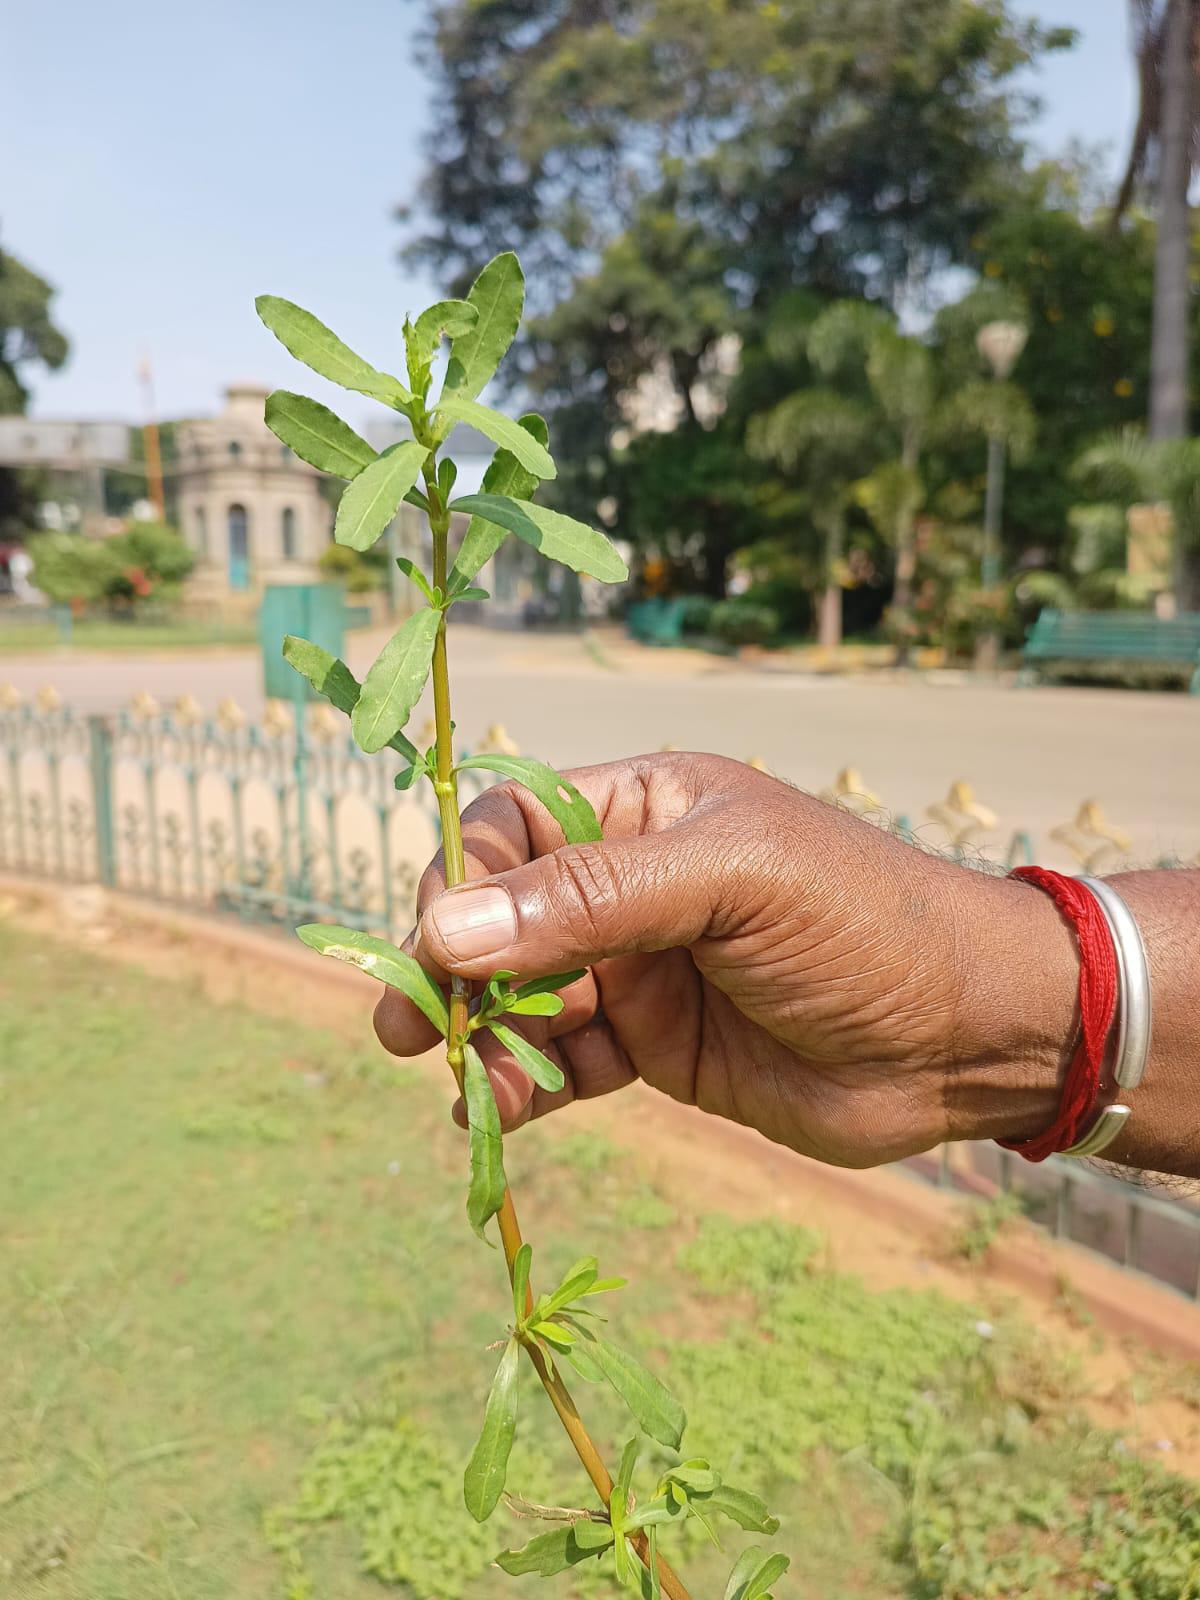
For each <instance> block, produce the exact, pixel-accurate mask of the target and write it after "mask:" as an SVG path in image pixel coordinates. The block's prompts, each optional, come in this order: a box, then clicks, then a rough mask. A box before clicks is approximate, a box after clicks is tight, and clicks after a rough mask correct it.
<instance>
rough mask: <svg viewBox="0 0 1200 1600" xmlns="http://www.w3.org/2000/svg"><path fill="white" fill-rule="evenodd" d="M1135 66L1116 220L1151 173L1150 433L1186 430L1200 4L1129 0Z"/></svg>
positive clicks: (1175, 434) (1159, 436) (1163, 435)
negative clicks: (1130, 130) (1134, 108)
mask: <svg viewBox="0 0 1200 1600" xmlns="http://www.w3.org/2000/svg"><path fill="white" fill-rule="evenodd" d="M1130 10H1131V12H1132V20H1133V29H1134V50H1135V55H1136V58H1137V68H1138V90H1139V97H1138V116H1137V124H1136V127H1135V129H1134V136H1133V143H1132V146H1131V148H1130V152H1129V161H1128V163H1127V165H1126V169H1125V176H1124V178H1123V179H1122V182H1121V188H1120V192H1119V193H1118V195H1117V202H1116V206H1115V208H1114V223H1116V222H1118V221H1119V220H1120V218H1121V217H1122V216H1123V215H1124V214H1125V212H1126V211H1127V209H1128V207H1129V205H1130V203H1131V202H1132V199H1133V196H1134V194H1135V192H1136V189H1137V187H1138V185H1139V183H1140V182H1142V181H1143V180H1144V179H1145V178H1146V177H1147V176H1150V178H1151V182H1152V186H1153V192H1154V202H1155V205H1154V209H1155V212H1156V214H1157V218H1158V242H1157V247H1156V250H1155V262H1154V338H1153V347H1152V371H1151V384H1150V413H1149V416H1150V421H1149V431H1150V438H1151V439H1153V440H1164V439H1181V438H1183V437H1184V436H1185V435H1186V434H1187V432H1188V417H1189V409H1190V407H1189V400H1188V362H1189V355H1190V349H1191V338H1190V335H1191V312H1190V302H1191V233H1192V229H1191V207H1190V205H1189V204H1188V188H1189V186H1190V184H1191V178H1192V172H1193V169H1194V167H1195V160H1196V148H1197V138H1198V134H1200V129H1198V127H1197V113H1198V110H1200V97H1198V95H1197V91H1196V78H1197V70H1198V66H1200V7H1198V6H1197V4H1196V0H1130Z"/></svg>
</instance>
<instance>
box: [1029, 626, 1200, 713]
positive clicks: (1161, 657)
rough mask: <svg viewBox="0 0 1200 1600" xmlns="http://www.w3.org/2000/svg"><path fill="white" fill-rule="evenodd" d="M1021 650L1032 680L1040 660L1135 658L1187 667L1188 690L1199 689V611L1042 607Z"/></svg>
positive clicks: (1133, 659)
mask: <svg viewBox="0 0 1200 1600" xmlns="http://www.w3.org/2000/svg"><path fill="white" fill-rule="evenodd" d="M1022 655H1023V660H1024V663H1025V670H1024V672H1023V674H1022V676H1026V675H1028V677H1029V678H1030V679H1031V680H1032V681H1036V678H1037V672H1038V668H1039V667H1040V666H1041V665H1043V664H1045V663H1058V662H1063V663H1069V662H1073V661H1081V662H1102V661H1136V662H1141V663H1149V664H1151V665H1154V666H1164V667H1169V666H1177V667H1180V668H1181V669H1184V670H1188V669H1190V671H1191V681H1190V685H1189V687H1190V690H1191V693H1192V694H1200V613H1197V612H1184V613H1183V614H1182V615H1180V616H1177V617H1156V616H1154V615H1152V614H1151V613H1150V612H1144V611H1043V612H1042V613H1041V615H1040V616H1039V617H1038V619H1037V621H1036V622H1035V623H1034V625H1033V627H1032V628H1031V629H1030V632H1029V637H1028V639H1027V640H1026V641H1025V649H1024V651H1023V653H1022Z"/></svg>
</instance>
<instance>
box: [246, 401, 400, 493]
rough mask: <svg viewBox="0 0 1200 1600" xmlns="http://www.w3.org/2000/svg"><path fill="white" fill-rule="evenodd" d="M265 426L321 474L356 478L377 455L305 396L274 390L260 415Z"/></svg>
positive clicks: (344, 425) (318, 404)
mask: <svg viewBox="0 0 1200 1600" xmlns="http://www.w3.org/2000/svg"><path fill="white" fill-rule="evenodd" d="M263 416H264V418H265V420H266V424H267V427H268V428H270V430H271V432H272V433H273V434H274V435H275V437H276V438H277V439H280V440H282V441H283V443H284V444H286V445H287V447H288V449H289V450H291V451H292V452H293V453H294V454H296V455H298V456H299V457H300V459H301V461H307V462H308V464H309V466H310V467H316V468H318V470H319V471H321V472H332V473H333V474H335V476H337V477H339V478H356V477H357V476H358V474H359V473H360V472H361V471H362V470H363V468H364V467H369V466H370V465H371V463H372V461H374V460H375V459H376V452H375V451H374V450H373V449H372V448H371V446H370V445H369V444H368V443H367V441H366V440H365V439H362V438H360V437H359V435H358V434H357V433H355V431H354V429H353V428H352V427H351V426H350V425H349V423H346V422H343V421H342V419H341V417H339V416H338V415H337V414H336V412H333V411H330V409H329V407H328V406H323V405H321V403H320V402H319V401H317V400H310V399H309V398H308V396H307V395H305V394H292V393H291V392H290V391H289V390H287V389H276V391H275V393H274V394H272V395H268V396H267V405H266V410H265V411H264V412H263Z"/></svg>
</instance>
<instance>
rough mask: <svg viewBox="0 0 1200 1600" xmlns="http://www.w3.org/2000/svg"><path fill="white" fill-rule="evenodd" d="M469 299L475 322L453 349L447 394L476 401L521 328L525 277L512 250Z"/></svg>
mask: <svg viewBox="0 0 1200 1600" xmlns="http://www.w3.org/2000/svg"><path fill="white" fill-rule="evenodd" d="M467 299H468V301H469V302H470V304H471V305H473V306H474V307H475V311H476V318H475V322H474V324H473V325H472V326H471V327H470V328H468V329H466V330H465V331H464V332H463V333H460V334H457V335H456V336H455V338H454V342H453V343H452V344H451V346H450V365H449V367H448V368H447V370H446V385H445V391H444V392H445V393H446V394H459V395H465V396H466V397H467V398H468V399H473V398H474V396H475V395H477V394H478V393H479V391H480V390H481V389H482V388H483V386H484V384H486V383H487V381H488V379H489V378H490V377H491V376H492V374H493V373H494V372H495V370H496V368H497V367H498V366H499V365H500V362H501V361H502V360H503V358H504V354H505V352H506V351H507V349H508V347H509V345H510V344H511V343H512V342H513V340H514V339H515V338H516V336H517V329H518V328H519V327H520V325H521V312H522V309H523V308H524V305H525V275H524V273H523V272H522V271H521V263H520V262H519V261H518V260H517V258H516V256H515V255H513V253H512V251H511V250H506V251H505V252H504V254H503V255H498V256H496V257H494V258H493V259H492V260H491V261H489V262H488V264H487V266H486V267H484V269H483V271H482V272H481V273H480V274H479V276H478V277H477V278H476V279H475V282H474V283H473V284H472V285H471V288H470V290H469V292H468V294H467Z"/></svg>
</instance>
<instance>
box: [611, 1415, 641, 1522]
mask: <svg viewBox="0 0 1200 1600" xmlns="http://www.w3.org/2000/svg"><path fill="white" fill-rule="evenodd" d="M637 1458H638V1442H637V1438H636V1436H635V1437H634V1438H632V1439H630V1440H629V1442H628V1443H627V1444H626V1446H625V1448H624V1450H622V1452H621V1465H620V1466H619V1467H618V1468H617V1482H616V1488H615V1490H614V1493H615V1494H616V1495H617V1498H618V1501H619V1503H620V1507H621V1520H622V1521H624V1519H625V1512H626V1507H627V1506H628V1504H629V1491H630V1490H631V1489H632V1488H633V1469H634V1467H636V1466H637Z"/></svg>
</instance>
